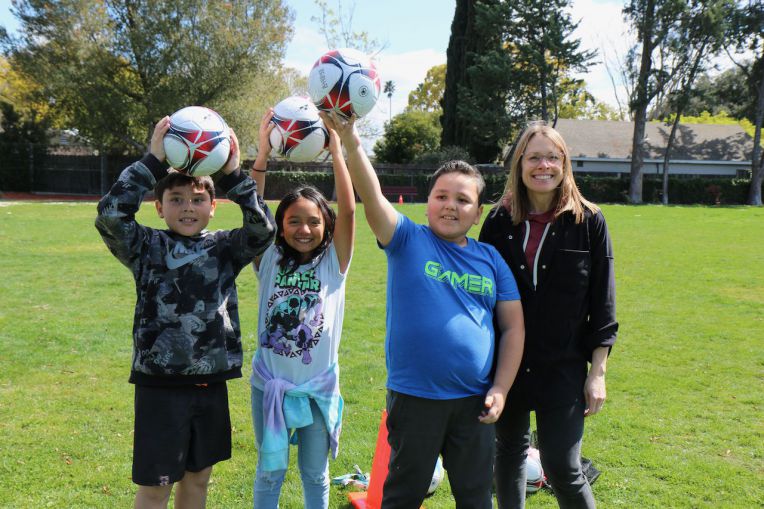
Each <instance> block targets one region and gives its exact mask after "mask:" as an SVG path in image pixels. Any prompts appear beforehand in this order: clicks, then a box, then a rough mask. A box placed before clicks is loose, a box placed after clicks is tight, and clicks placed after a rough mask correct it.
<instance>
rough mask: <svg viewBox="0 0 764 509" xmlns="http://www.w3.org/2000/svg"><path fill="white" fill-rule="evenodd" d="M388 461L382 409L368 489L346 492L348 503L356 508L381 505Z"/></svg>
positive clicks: (385, 426)
mask: <svg viewBox="0 0 764 509" xmlns="http://www.w3.org/2000/svg"><path fill="white" fill-rule="evenodd" d="M389 463H390V444H388V443H387V412H386V411H384V410H383V411H382V419H380V421H379V431H377V446H376V449H375V450H374V460H373V461H372V464H371V477H370V478H369V491H368V492H366V491H355V492H350V493H348V500H349V501H350V504H351V505H352V506H353V507H355V508H356V509H379V508H380V507H381V506H382V486H383V485H384V484H385V479H386V478H387V466H388V464H389Z"/></svg>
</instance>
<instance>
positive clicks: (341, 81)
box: [308, 48, 380, 118]
mask: <svg viewBox="0 0 764 509" xmlns="http://www.w3.org/2000/svg"><path fill="white" fill-rule="evenodd" d="M379 89H380V79H379V74H378V73H377V68H376V67H375V66H374V63H373V62H372V61H371V59H369V57H367V56H366V55H365V54H364V53H362V52H360V51H358V50H354V49H350V48H342V49H335V50H332V51H329V52H327V53H324V54H323V55H321V57H320V58H319V59H318V60H317V61H316V63H315V64H314V65H313V68H312V69H311V70H310V74H309V75H308V93H309V94H310V98H311V99H312V100H313V103H314V104H315V105H316V107H317V108H318V109H319V110H322V111H332V110H334V111H336V112H337V113H338V114H339V115H341V116H343V117H345V118H350V116H351V115H352V114H353V113H355V114H356V116H357V117H359V118H360V117H363V116H364V115H366V114H367V113H369V112H370V111H371V110H372V108H374V105H375V104H377V99H378V98H379Z"/></svg>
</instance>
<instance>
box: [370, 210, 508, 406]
mask: <svg viewBox="0 0 764 509" xmlns="http://www.w3.org/2000/svg"><path fill="white" fill-rule="evenodd" d="M384 250H385V254H386V255H387V260H388V271H387V336H386V338H385V352H386V359H387V387H388V388H389V389H392V390H394V391H397V392H401V393H404V394H408V395H411V396H418V397H422V398H429V399H455V398H463V397H468V396H475V395H482V394H485V393H486V391H487V390H488V389H489V388H490V387H491V385H492V382H493V380H492V379H491V371H492V370H491V368H492V364H493V358H494V347H495V346H494V330H493V311H494V308H495V306H496V302H497V301H506V300H519V299H520V294H519V293H518V290H517V284H516V283H515V278H514V277H513V276H512V272H511V271H510V270H509V267H508V266H507V264H506V262H505V261H504V259H502V257H501V255H499V253H498V251H496V249H495V248H494V247H493V246H490V245H488V244H484V243H482V242H478V241H476V240H474V239H469V238H468V239H467V245H466V246H464V247H460V246H458V245H457V244H455V243H453V242H449V241H446V240H443V239H441V238H439V237H438V236H436V235H435V234H434V233H433V232H432V230H430V228H429V227H428V226H424V225H418V224H415V223H414V222H413V221H411V220H410V219H409V218H407V217H406V216H403V215H400V214H399V216H398V223H397V225H396V227H395V233H394V234H393V238H392V240H391V241H390V243H389V244H388V245H387V246H385V247H384Z"/></svg>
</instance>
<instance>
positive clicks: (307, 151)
mask: <svg viewBox="0 0 764 509" xmlns="http://www.w3.org/2000/svg"><path fill="white" fill-rule="evenodd" d="M271 122H273V123H274V124H276V127H274V128H273V130H272V131H271V135H270V142H271V147H272V149H273V151H274V152H276V153H277V154H278V155H279V156H281V157H283V158H284V159H287V160H289V161H292V162H296V163H304V162H308V161H313V160H314V159H315V158H316V157H318V156H319V154H321V152H322V151H323V150H324V149H325V148H326V147H327V145H328V143H329V133H328V131H327V130H326V128H325V127H324V123H323V121H322V120H321V118H320V117H319V116H318V109H317V108H316V106H315V105H314V104H313V103H312V102H311V101H310V99H308V98H307V97H303V96H299V95H293V96H291V97H287V98H286V99H284V100H283V101H281V102H280V103H278V104H277V105H276V106H275V107H274V108H273V118H272V119H271Z"/></svg>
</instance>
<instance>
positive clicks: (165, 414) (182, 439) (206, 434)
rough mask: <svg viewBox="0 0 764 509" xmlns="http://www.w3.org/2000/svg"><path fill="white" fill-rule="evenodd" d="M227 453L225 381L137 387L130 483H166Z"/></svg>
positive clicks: (228, 422)
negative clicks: (131, 479)
mask: <svg viewBox="0 0 764 509" xmlns="http://www.w3.org/2000/svg"><path fill="white" fill-rule="evenodd" d="M230 457H231V417H230V415H229V413H228V388H227V386H226V383H225V382H218V383H214V384H209V385H207V386H196V385H190V386H179V387H153V386H145V385H136V386H135V436H134V438H133V482H134V483H135V484H138V485H141V486H166V485H168V484H171V483H174V482H177V481H179V480H181V479H182V478H183V475H184V473H185V472H186V471H189V472H199V471H201V470H204V469H205V468H207V467H209V466H212V465H214V464H215V463H217V462H218V461H223V460H227V459H229V458H230Z"/></svg>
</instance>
